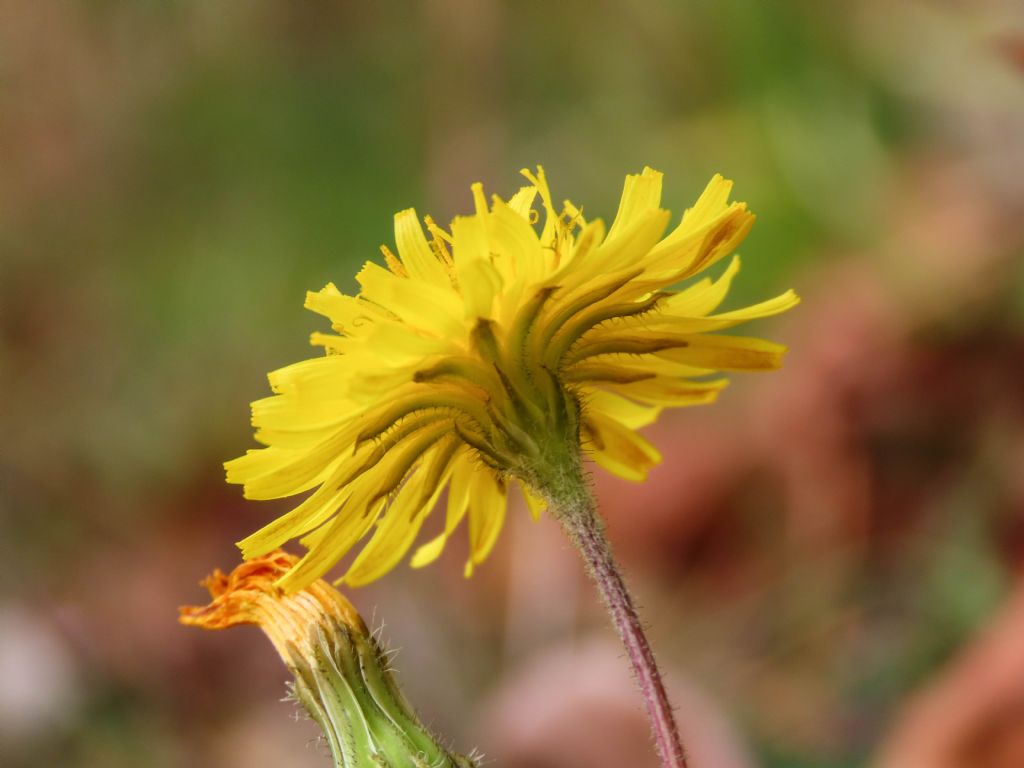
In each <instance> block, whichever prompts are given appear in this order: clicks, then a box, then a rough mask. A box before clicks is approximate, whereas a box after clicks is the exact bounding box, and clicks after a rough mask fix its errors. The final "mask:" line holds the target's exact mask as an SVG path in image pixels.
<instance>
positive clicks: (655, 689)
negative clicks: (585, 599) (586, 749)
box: [549, 477, 687, 768]
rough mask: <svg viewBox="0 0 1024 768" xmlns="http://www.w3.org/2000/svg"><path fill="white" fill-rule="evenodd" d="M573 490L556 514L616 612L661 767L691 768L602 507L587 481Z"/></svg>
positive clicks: (557, 497)
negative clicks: (600, 510)
mask: <svg viewBox="0 0 1024 768" xmlns="http://www.w3.org/2000/svg"><path fill="white" fill-rule="evenodd" d="M571 486H575V487H569V488H566V489H565V490H564V492H563V493H560V494H552V495H551V496H550V497H549V500H550V502H551V507H552V513H553V514H554V515H555V517H556V518H557V519H558V521H559V522H560V523H561V524H562V527H563V528H564V529H565V531H566V533H567V534H568V535H569V538H570V539H571V540H572V542H573V544H575V545H576V548H577V549H578V550H579V552H580V554H581V555H582V556H583V562H584V563H585V564H586V567H587V572H588V573H589V574H590V578H591V579H593V581H594V583H595V584H596V585H597V589H598V591H599V592H600V593H601V597H602V599H603V600H604V604H605V606H606V607H607V608H608V612H609V613H610V614H611V618H612V623H613V624H614V625H615V629H616V630H617V631H618V633H619V637H620V638H621V639H622V644H623V645H624V646H625V648H626V653H627V655H628V656H629V660H630V663H631V664H632V666H633V672H634V674H635V675H636V680H637V683H638V684H639V686H640V692H641V694H642V695H643V698H644V703H645V704H646V705H647V715H648V717H649V719H650V722H651V731H652V732H653V735H654V742H655V745H656V747H657V749H658V755H659V756H660V757H661V763H662V765H663V766H664V768H687V762H686V752H685V751H684V750H683V744H682V741H681V740H680V738H679V728H678V727H677V726H676V721H675V717H674V715H673V712H672V705H671V704H670V703H669V700H668V694H667V693H666V692H665V685H664V683H663V682H662V679H661V672H659V670H658V665H657V663H656V662H655V660H654V654H653V652H652V651H651V646H650V643H648V642H647V636H646V635H645V634H644V628H643V625H642V624H641V622H640V617H639V616H638V615H637V612H636V606H635V605H634V604H633V599H632V598H631V597H630V594H629V590H628V589H626V584H625V582H624V581H623V579H622V575H621V574H620V572H619V568H618V566H617V565H616V563H615V558H614V557H613V555H612V550H611V546H610V545H609V543H608V539H607V538H606V537H605V535H604V525H603V523H602V521H601V519H600V517H599V515H598V511H597V504H596V502H595V501H594V498H593V495H592V494H591V493H590V489H589V488H588V487H587V485H586V482H585V480H583V478H582V477H580V482H579V484H576V483H573V484H571Z"/></svg>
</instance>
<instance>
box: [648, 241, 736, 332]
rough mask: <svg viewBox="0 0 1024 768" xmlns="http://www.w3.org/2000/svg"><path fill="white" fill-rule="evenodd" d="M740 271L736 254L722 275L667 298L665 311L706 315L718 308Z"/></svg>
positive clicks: (678, 313)
mask: <svg viewBox="0 0 1024 768" xmlns="http://www.w3.org/2000/svg"><path fill="white" fill-rule="evenodd" d="M739 271H740V257H739V256H734V257H733V259H732V262H731V263H730V264H729V266H728V267H727V268H726V270H725V272H723V273H722V276H721V277H719V278H718V279H717V280H715V281H714V282H712V281H711V280H708V279H704V280H701V281H700V282H699V283H697V284H695V285H692V286H690V287H689V288H687V289H686V290H684V291H680V292H679V293H677V294H676V295H674V296H670V297H669V298H668V299H666V300H665V302H664V304H663V306H664V308H665V311H666V312H667V313H669V314H672V315H682V316H684V317H704V316H705V315H707V314H708V313H710V312H714V311H715V310H716V309H718V306H719V305H720V304H721V303H722V301H724V300H725V297H726V295H727V294H728V293H729V288H730V286H731V285H732V281H733V278H734V277H736V275H737V274H738V273H739Z"/></svg>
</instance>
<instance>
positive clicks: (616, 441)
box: [584, 412, 661, 482]
mask: <svg viewBox="0 0 1024 768" xmlns="http://www.w3.org/2000/svg"><path fill="white" fill-rule="evenodd" d="M584 424H585V426H586V429H587V432H588V433H589V437H590V446H589V453H590V454H591V456H592V457H593V459H594V461H595V462H597V464H598V465H600V466H601V467H603V468H604V469H606V470H608V471H609V472H611V473H612V474H613V475H618V476H619V477H621V478H624V479H626V480H632V481H634V482H641V481H643V480H645V479H646V478H647V472H648V471H649V470H650V469H651V467H654V466H656V465H657V464H658V463H659V462H660V461H661V454H660V453H659V452H658V450H657V449H656V448H655V447H654V446H653V445H651V444H650V443H649V442H647V441H646V440H644V438H642V437H640V435H638V434H637V433H636V432H634V431H633V430H631V429H627V428H626V427H623V426H622V425H621V424H619V423H618V422H616V421H613V420H611V419H609V418H607V417H606V416H604V415H603V414H601V413H598V412H594V413H588V414H587V415H586V417H585V419H584Z"/></svg>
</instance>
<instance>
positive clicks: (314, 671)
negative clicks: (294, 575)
mask: <svg viewBox="0 0 1024 768" xmlns="http://www.w3.org/2000/svg"><path fill="white" fill-rule="evenodd" d="M297 560H298V558H296V557H294V556H293V555H289V554H288V553H287V552H282V551H280V550H278V551H275V552H271V553H270V554H268V555H265V556H263V557H258V558H255V559H253V560H251V561H249V562H246V563H242V564H241V565H239V566H238V567H237V568H235V570H233V571H232V572H231V573H230V574H225V573H223V572H221V571H220V570H216V571H214V572H213V573H212V574H211V575H210V576H208V577H207V578H206V579H205V580H204V581H203V582H202V583H203V586H205V587H206V588H207V589H208V590H209V592H210V597H211V598H212V599H211V602H210V603H209V604H208V605H203V606H189V607H184V608H181V609H180V615H179V621H180V622H181V623H182V624H186V625H189V626H194V627H202V628H203V629H227V628H228V627H234V626H238V625H240V624H255V625H257V626H259V628H260V629H262V630H263V632H264V634H266V635H267V637H268V638H270V641H271V642H272V643H273V644H274V648H275V649H276V650H277V653H278V655H279V656H280V657H281V660H282V661H284V663H285V664H286V665H287V666H288V669H289V670H290V671H291V673H292V674H293V675H294V676H295V683H294V686H293V688H292V693H293V694H294V697H295V699H296V700H297V701H299V702H300V703H301V704H302V706H303V707H305V709H306V711H307V712H308V713H309V715H310V717H311V718H312V719H313V720H315V721H316V723H317V724H318V725H319V726H320V727H321V729H322V730H323V732H324V738H325V739H326V740H327V745H328V748H329V749H330V751H331V755H332V757H333V758H334V764H335V765H336V766H345V768H380V766H399V765H403V766H417V767H421V768H427V766H434V767H436V768H474V767H475V766H476V765H477V762H476V761H475V760H473V759H471V758H468V757H463V756H462V755H456V754H453V753H451V752H449V751H448V750H446V749H445V748H444V747H442V746H441V744H440V743H439V742H438V740H437V738H435V737H434V735H433V734H431V733H430V731H429V730H428V729H427V728H426V727H425V726H424V725H423V724H422V723H421V722H420V721H419V719H418V718H417V717H416V715H415V713H414V712H413V710H412V708H411V707H410V706H409V704H408V703H407V702H406V700H405V697H404V696H403V695H402V692H401V690H400V689H399V688H398V684H397V683H396V682H395V678H394V676H393V675H392V673H391V670H390V669H389V664H388V655H387V653H385V652H384V651H383V650H382V649H381V647H380V646H379V645H378V644H377V642H376V640H375V639H374V637H373V635H372V634H371V633H370V632H368V631H367V629H366V625H365V624H364V623H363V620H362V618H361V617H360V616H359V614H358V613H357V612H356V609H355V608H353V607H352V604H351V603H349V601H348V600H346V599H345V598H344V597H343V596H342V595H341V594H340V593H338V591H337V590H335V589H332V588H331V586H330V585H328V584H327V583H325V582H323V581H317V580H314V581H313V582H312V583H310V584H309V585H307V586H306V587H305V588H304V589H302V590H301V591H298V592H295V593H293V594H291V595H285V594H284V593H283V592H282V590H281V589H280V588H278V587H277V586H275V582H276V581H277V580H278V579H280V578H281V577H282V576H283V575H284V574H285V573H287V572H288V569H289V568H291V567H292V566H293V565H295V563H296V561H297Z"/></svg>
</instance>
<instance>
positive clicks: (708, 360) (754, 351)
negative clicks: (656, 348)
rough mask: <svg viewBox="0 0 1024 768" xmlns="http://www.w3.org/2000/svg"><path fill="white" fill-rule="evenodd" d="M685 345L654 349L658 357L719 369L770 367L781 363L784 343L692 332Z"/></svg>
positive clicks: (746, 369)
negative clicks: (661, 349)
mask: <svg viewBox="0 0 1024 768" xmlns="http://www.w3.org/2000/svg"><path fill="white" fill-rule="evenodd" d="M687 340H688V345H687V346H685V347H676V348H673V349H666V350H663V351H661V352H657V353H656V355H657V356H658V357H662V358H665V359H666V360H671V361H674V362H679V363H684V364H686V365H696V366H700V367H706V368H715V369H717V370H720V371H774V370H776V369H777V368H780V367H781V366H782V358H783V356H784V355H785V353H786V347H785V346H783V345H782V344H775V343H774V342H771V341H765V340H764V339H752V338H746V337H743V336H711V335H695V336H690V337H687Z"/></svg>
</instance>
